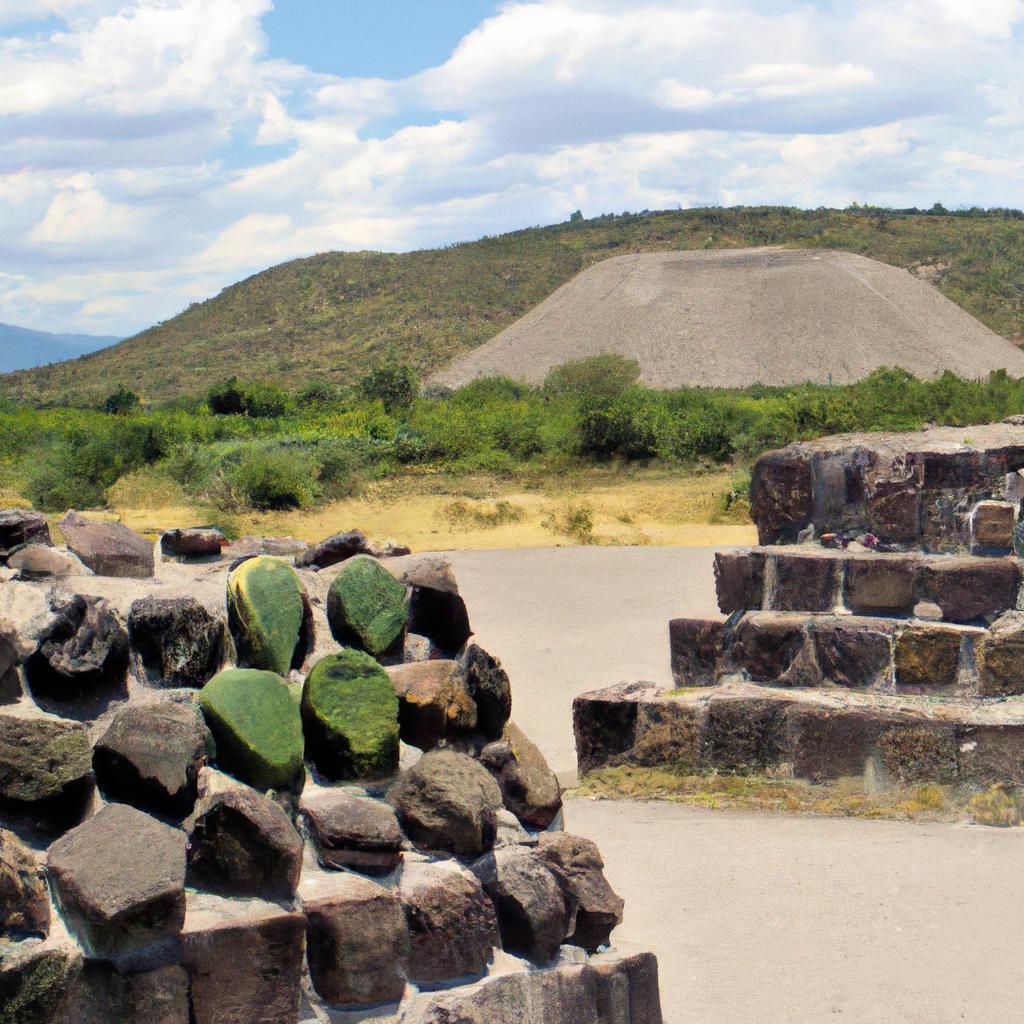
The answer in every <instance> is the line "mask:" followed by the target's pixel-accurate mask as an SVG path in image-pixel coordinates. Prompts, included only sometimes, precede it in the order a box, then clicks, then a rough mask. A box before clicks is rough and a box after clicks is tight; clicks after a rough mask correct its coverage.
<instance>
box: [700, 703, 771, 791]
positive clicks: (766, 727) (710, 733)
mask: <svg viewBox="0 0 1024 1024" xmlns="http://www.w3.org/2000/svg"><path fill="white" fill-rule="evenodd" d="M786 710H787V705H786V704H785V703H784V702H783V701H780V700H774V699H764V700H757V699H742V698H741V699H735V700H729V699H726V700H719V701H715V702H714V703H712V704H711V705H710V706H709V707H708V709H707V716H706V718H705V722H704V737H703V739H704V749H705V756H706V759H707V762H708V764H709V766H710V767H712V768H715V769H717V770H718V771H725V772H737V773H739V774H744V773H746V772H758V771H764V770H765V769H767V768H774V767H776V766H777V765H778V764H780V763H781V762H782V761H783V760H784V759H785V755H786V749H787V748H786Z"/></svg>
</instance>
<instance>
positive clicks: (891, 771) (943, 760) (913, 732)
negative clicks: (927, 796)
mask: <svg viewBox="0 0 1024 1024" xmlns="http://www.w3.org/2000/svg"><path fill="white" fill-rule="evenodd" d="M878 751H879V757H880V760H881V764H882V767H883V768H884V769H885V771H886V772H887V773H888V775H889V776H890V777H891V778H892V779H893V780H895V781H896V782H898V783H900V784H901V785H913V784H917V783H921V782H939V783H949V782H953V781H954V780H955V779H956V776H957V771H958V763H957V740H956V734H955V731H954V728H953V726H952V725H948V724H944V723H923V722H922V723H907V724H894V725H891V726H890V727H889V728H887V729H885V730H884V731H882V732H881V733H880V734H879V737H878Z"/></svg>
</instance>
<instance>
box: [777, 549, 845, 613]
mask: <svg viewBox="0 0 1024 1024" xmlns="http://www.w3.org/2000/svg"><path fill="white" fill-rule="evenodd" d="M769 558H770V560H771V561H772V562H774V563H775V584H774V587H773V588H772V590H771V593H770V595H769V596H770V598H771V605H770V607H771V608H773V609H775V610H776V611H784V612H785V611H801V612H827V611H831V610H832V609H833V608H835V606H836V605H837V604H838V603H839V571H838V570H839V563H838V561H837V559H835V558H832V557H830V556H829V555H827V554H824V553H819V552H809V553H807V554H801V553H795V552H789V551H785V550H783V551H780V552H779V553H777V554H775V553H773V554H771V555H769Z"/></svg>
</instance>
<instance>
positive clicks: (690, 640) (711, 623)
mask: <svg viewBox="0 0 1024 1024" xmlns="http://www.w3.org/2000/svg"><path fill="white" fill-rule="evenodd" d="M668 638H669V650H670V653H671V658H672V679H673V681H674V682H675V684H676V686H678V687H680V688H682V687H688V686H714V685H715V683H716V682H717V680H718V673H719V671H720V669H721V661H722V650H723V647H724V644H725V623H724V622H720V621H718V620H715V619H672V620H671V621H670V622H669V624H668Z"/></svg>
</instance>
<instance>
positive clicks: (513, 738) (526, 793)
mask: <svg viewBox="0 0 1024 1024" xmlns="http://www.w3.org/2000/svg"><path fill="white" fill-rule="evenodd" d="M480 763H481V764H482V765H483V766H484V767H485V768H486V769H487V770H488V771H489V772H490V773H491V774H492V775H493V776H494V778H495V780H496V781H497V783H498V787H499V789H500V790H501V795H502V799H503V800H504V802H505V806H506V807H507V808H508V809H509V810H510V811H511V812H512V813H513V814H514V815H515V816H516V817H517V818H518V819H519V820H520V822H522V824H524V825H525V826H526V827H527V828H531V829H538V830H539V829H545V828H547V827H548V826H549V825H550V824H551V823H552V822H553V821H554V820H555V818H556V817H557V816H558V812H559V811H560V810H561V809H562V787H561V786H560V785H559V784H558V778H557V777H556V776H555V773H554V772H553V771H552V770H551V768H550V767H549V766H548V763H547V761H546V760H545V758H544V755H543V754H542V753H541V752H540V749H539V748H538V747H537V746H535V745H534V744H533V743H531V742H530V740H529V739H527V737H526V735H525V734H524V733H523V731H522V730H521V729H520V728H519V727H518V726H517V725H515V724H514V723H512V722H509V723H508V725H506V726H505V735H504V736H502V738H501V739H500V740H497V741H495V742H493V743H488V744H487V746H486V747H484V748H483V750H482V751H481V752H480Z"/></svg>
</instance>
